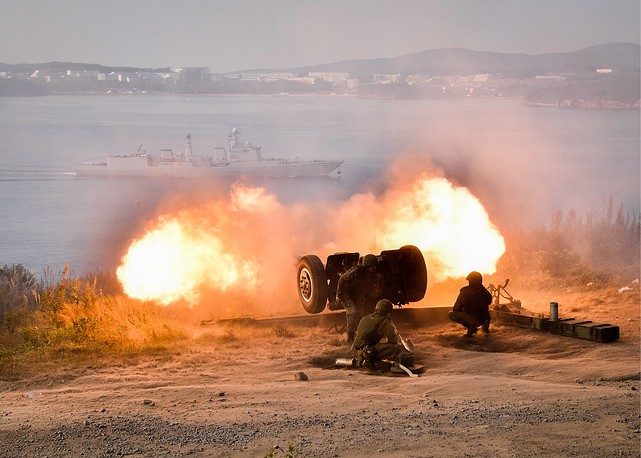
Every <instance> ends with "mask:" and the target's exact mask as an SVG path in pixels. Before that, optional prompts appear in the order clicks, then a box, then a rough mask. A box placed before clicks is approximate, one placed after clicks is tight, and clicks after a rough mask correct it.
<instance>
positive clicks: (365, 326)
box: [352, 299, 403, 366]
mask: <svg viewBox="0 0 641 458" xmlns="http://www.w3.org/2000/svg"><path fill="white" fill-rule="evenodd" d="M392 307H393V306H392V302H391V301H389V300H388V299H381V300H380V301H378V302H377V304H376V308H375V309H374V313H370V314H369V315H366V316H365V317H363V319H362V320H361V322H360V323H359V325H358V330H357V331H356V338H355V339H354V343H353V344H352V350H353V351H355V352H356V354H357V355H358V357H359V359H360V363H361V364H364V365H368V366H371V365H373V364H374V363H375V362H376V361H380V360H382V359H388V360H396V361H397V360H398V357H399V354H400V351H401V349H402V348H403V347H402V345H403V343H402V341H401V336H400V335H399V333H398V331H397V329H396V326H394V323H393V322H392ZM384 337H385V338H386V339H387V342H381V341H382V340H383V338H384Z"/></svg>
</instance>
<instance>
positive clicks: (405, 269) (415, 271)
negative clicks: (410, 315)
mask: <svg viewBox="0 0 641 458" xmlns="http://www.w3.org/2000/svg"><path fill="white" fill-rule="evenodd" d="M398 251H399V252H400V253H402V259H403V263H402V265H401V266H400V267H401V270H402V276H403V279H404V280H405V287H406V294H407V299H408V300H409V301H410V302H418V301H420V300H421V299H423V298H424V297H425V292H426V291H427V267H426V266H425V259H424V258H423V253H421V250H419V249H418V248H417V247H415V246H414V245H405V246H402V247H401V248H399V250H398Z"/></svg>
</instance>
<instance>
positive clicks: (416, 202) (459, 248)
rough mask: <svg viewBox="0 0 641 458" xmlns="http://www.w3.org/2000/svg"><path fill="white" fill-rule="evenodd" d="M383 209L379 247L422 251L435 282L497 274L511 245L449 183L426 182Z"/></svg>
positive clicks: (477, 205)
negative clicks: (409, 247)
mask: <svg viewBox="0 0 641 458" xmlns="http://www.w3.org/2000/svg"><path fill="white" fill-rule="evenodd" d="M383 207H384V215H383V216H382V218H381V220H382V221H381V223H380V225H378V226H377V227H376V245H377V246H378V247H379V248H381V249H384V247H398V246H402V245H406V244H412V245H416V246H417V247H419V248H420V249H421V251H423V254H424V255H425V258H426V260H427V263H428V267H430V274H431V276H432V279H433V280H436V281H438V280H443V279H446V278H457V277H465V276H466V275H467V274H468V273H469V272H470V271H472V270H477V271H480V272H483V273H486V274H493V273H494V272H495V271H496V263H497V261H498V259H499V258H500V257H501V256H502V255H503V253H504V252H505V241H504V239H503V237H502V236H501V234H500V232H499V231H498V229H497V228H496V227H495V226H494V225H493V224H492V222H491V221H490V218H489V215H488V214H487V212H486V211H485V208H484V207H483V205H482V204H481V202H480V201H479V200H478V199H477V198H476V197H474V196H473V195H472V194H471V193H470V191H469V190H468V189H467V188H464V187H455V186H454V185H453V184H452V183H450V182H449V181H447V180H446V179H445V178H429V177H425V176H423V177H421V178H419V179H418V180H417V181H416V182H414V183H413V184H412V185H411V186H410V187H409V188H408V189H407V190H402V191H400V192H396V193H394V194H393V195H391V196H390V197H389V198H388V199H387V201H386V202H385V203H384V205H383Z"/></svg>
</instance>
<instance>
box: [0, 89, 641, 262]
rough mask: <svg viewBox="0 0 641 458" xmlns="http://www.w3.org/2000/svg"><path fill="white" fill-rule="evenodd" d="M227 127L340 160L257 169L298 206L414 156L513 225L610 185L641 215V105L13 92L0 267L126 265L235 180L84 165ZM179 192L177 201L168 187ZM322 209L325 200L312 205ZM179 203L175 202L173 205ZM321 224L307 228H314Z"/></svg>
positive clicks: (206, 146) (1, 111)
mask: <svg viewBox="0 0 641 458" xmlns="http://www.w3.org/2000/svg"><path fill="white" fill-rule="evenodd" d="M230 127H238V128H240V130H241V131H242V132H243V133H244V138H245V139H246V140H250V141H252V142H253V143H257V144H260V145H262V146H263V154H264V156H266V157H270V156H273V157H290V156H293V155H296V156H299V157H300V158H301V159H324V158H342V159H345V160H346V163H345V164H344V165H343V166H342V167H341V172H342V175H341V176H340V177H329V178H314V179H302V178H297V179H286V180H274V179H272V180H269V179H257V180H255V181H254V182H253V184H257V185H260V186H264V187H265V188H267V189H268V190H269V191H270V192H272V193H274V194H275V195H276V196H277V197H278V199H279V200H280V201H281V202H283V203H285V204H291V203H293V202H301V201H305V202H316V201H318V200H321V199H322V200H330V201H344V200H347V199H349V197H350V196H352V195H353V194H355V193H358V192H362V191H363V190H364V189H367V190H374V191H375V192H384V189H385V187H384V185H383V184H381V183H382V181H381V179H382V177H383V176H384V175H385V171H386V170H387V169H388V166H389V164H391V163H393V162H394V161H395V160H397V159H398V158H399V157H400V156H401V155H406V154H412V155H413V157H415V158H416V167H424V165H423V163H422V162H421V161H420V160H419V159H426V158H429V160H430V161H431V163H432V167H431V168H432V169H433V170H439V171H440V173H443V174H445V176H447V177H448V178H450V179H451V180H453V181H455V182H456V183H457V184H461V185H465V186H467V187H469V188H470V189H471V190H472V191H473V192H474V194H475V195H476V196H477V197H479V199H480V200H481V201H482V203H483V204H484V205H485V206H486V208H487V209H488V211H489V213H490V217H491V219H492V220H493V221H494V222H495V223H496V224H497V225H498V226H499V228H501V227H511V226H523V227H532V226H537V225H545V224H548V222H549V221H550V217H551V214H552V211H553V210H556V209H561V210H563V211H569V210H570V209H575V210H577V211H578V212H579V214H580V215H581V214H584V213H585V212H587V211H599V209H602V208H603V206H604V203H605V202H607V199H608V198H609V196H612V197H613V199H614V202H615V204H616V205H619V204H620V205H623V206H624V208H625V210H626V211H630V212H632V211H634V212H636V214H638V212H639V205H640V204H639V169H640V163H639V162H640V161H639V151H640V141H639V138H640V134H639V112H638V111H621V112H604V111H566V110H558V109H555V108H532V107H526V106H522V105H520V104H519V103H518V101H516V100H443V101H441V100H437V101H433V100H428V101H393V100H363V99H355V98H351V97H270V96H206V97H179V96H144V97H142V96H135V97H108V96H57V97H34V98H4V99H2V98H0V204H1V205H2V207H1V208H2V213H3V216H2V219H1V220H0V221H1V224H0V265H4V264H9V265H11V264H17V263H21V264H23V265H24V266H26V267H27V268H29V269H31V270H32V271H34V272H35V273H37V274H39V273H41V272H42V271H43V270H44V269H45V268H50V269H51V270H53V271H54V273H55V272H59V271H60V270H62V268H64V265H65V263H69V265H70V267H71V269H72V271H73V272H75V273H85V272H93V271H97V270H106V269H113V268H115V267H116V266H117V265H118V261H119V259H120V258H121V256H122V255H123V254H124V253H125V252H126V248H127V247H128V246H129V244H130V243H131V241H132V238H133V237H135V236H136V235H137V234H139V233H140V230H141V229H142V228H143V227H144V226H145V224H146V223H147V222H148V221H149V220H150V219H151V218H153V217H154V215H155V214H157V213H158V212H159V211H161V210H162V209H163V208H174V207H176V206H180V205H183V204H184V203H185V201H186V200H187V199H201V200H202V199H205V200H206V199H208V198H209V197H212V196H216V195H219V194H220V193H225V192H226V190H227V189H228V187H229V185H230V184H231V183H229V182H220V183H213V182H206V181H203V180H183V179H139V178H120V179H103V178H80V177H76V176H74V175H73V173H72V165H73V164H74V163H76V162H83V161H99V160H104V159H105V157H106V155H107V154H108V153H129V152H133V151H135V150H136V149H137V148H138V146H139V145H140V144H142V145H143V148H144V149H147V150H148V151H155V152H158V151H159V150H160V149H161V148H173V149H174V150H175V151H176V150H181V149H183V148H184V141H185V136H186V135H187V134H188V133H190V134H191V135H192V138H193V149H194V153H195V154H199V153H202V152H207V151H211V149H212V148H213V147H216V146H223V145H224V144H225V142H226V136H227V133H228V131H229V128H230ZM170 197H171V198H170ZM312 205H313V204H312ZM172 206H173V207H172ZM313 223H314V222H313V221H310V224H313Z"/></svg>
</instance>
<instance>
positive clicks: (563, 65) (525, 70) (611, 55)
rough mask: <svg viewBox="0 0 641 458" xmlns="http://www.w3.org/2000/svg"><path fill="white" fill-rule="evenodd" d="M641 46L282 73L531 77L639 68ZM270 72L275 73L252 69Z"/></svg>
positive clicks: (441, 55) (433, 54)
mask: <svg viewBox="0 0 641 458" xmlns="http://www.w3.org/2000/svg"><path fill="white" fill-rule="evenodd" d="M640 56H641V47H640V46H639V45H638V44H634V43H605V44H600V45H596V46H591V47H589V48H584V49H580V50H578V51H571V52H563V53H550V54H538V55H528V54H504V53H498V52H485V51H472V50H469V49H463V48H447V49H433V50H429V51H422V52H418V53H415V54H406V55H404V56H399V57H389V58H379V59H358V60H343V61H340V62H333V63H329V64H322V65H312V66H308V67H294V68H288V69H283V70H280V71H289V72H294V73H309V72H347V73H349V74H350V76H351V77H352V78H358V77H368V76H371V75H375V74H379V73H383V74H386V73H388V74H389V73H403V74H425V75H432V76H443V75H472V74H479V73H501V74H504V75H505V76H515V77H516V76H518V77H524V76H531V75H542V74H549V73H553V74H554V73H556V74H558V73H582V72H586V71H590V70H593V69H597V68H618V69H623V70H631V71H635V70H637V71H638V69H639V66H640V60H641V58H640ZM248 71H260V72H270V71H274V70H248Z"/></svg>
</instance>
